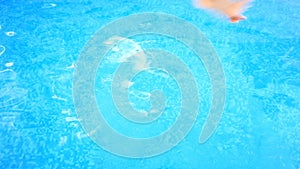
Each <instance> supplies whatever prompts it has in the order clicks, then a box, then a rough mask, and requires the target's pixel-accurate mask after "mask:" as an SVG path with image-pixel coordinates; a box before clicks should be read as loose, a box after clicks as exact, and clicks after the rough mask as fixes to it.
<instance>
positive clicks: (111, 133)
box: [73, 13, 225, 158]
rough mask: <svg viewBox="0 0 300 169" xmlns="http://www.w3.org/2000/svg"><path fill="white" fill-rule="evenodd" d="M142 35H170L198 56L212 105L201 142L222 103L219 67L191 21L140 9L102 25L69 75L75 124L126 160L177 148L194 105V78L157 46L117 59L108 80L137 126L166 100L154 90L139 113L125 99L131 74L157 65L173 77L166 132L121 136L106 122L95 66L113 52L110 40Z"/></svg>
mask: <svg viewBox="0 0 300 169" xmlns="http://www.w3.org/2000/svg"><path fill="white" fill-rule="evenodd" d="M146 34H156V35H160V36H166V37H171V38H174V39H176V40H177V41H180V42H181V43H183V44H185V45H186V46H187V47H188V48H189V49H190V50H192V51H193V52H194V53H195V54H197V56H199V57H200V59H201V61H202V62H203V64H204V66H205V68H206V70H207V72H208V74H209V77H210V81H211V86H212V103H211V108H210V113H209V116H208V118H207V120H206V122H205V124H204V126H203V129H202V132H201V134H200V137H199V142H200V143H204V142H205V141H207V139H208V138H209V137H211V135H212V134H213V132H214V131H215V129H216V127H217V125H218V123H219V121H220V119H221V115H222V112H223V108H224V103H225V77H224V72H223V69H222V65H221V63H220V61H219V58H218V56H217V54H216V52H215V51H214V49H213V47H212V45H211V44H210V43H209V41H208V40H207V39H206V38H205V37H204V35H203V34H202V33H201V32H200V31H199V30H198V29H197V28H196V27H195V26H193V25H192V24H190V23H188V22H186V21H184V20H182V19H180V18H177V17H175V16H172V15H168V14H162V13H142V14H135V15H130V16H126V17H123V18H120V19H118V20H116V21H114V22H112V23H110V24H108V25H106V26H105V27H103V28H101V29H100V30H99V31H98V32H96V33H95V35H94V36H93V37H92V38H91V39H90V40H89V42H88V43H87V44H86V45H85V47H84V49H83V51H82V52H81V54H80V56H79V59H78V61H77V63H76V66H75V72H74V79H73V99H74V104H75V109H76V113H77V115H78V118H79V119H80V123H81V125H82V126H83V128H84V130H85V131H86V132H87V133H88V135H89V137H90V138H91V139H92V140H93V141H94V142H95V143H97V144H98V145H99V146H100V147H102V148H103V149H105V150H107V151H109V152H111V153H113V154H116V155H120V156H124V157H130V158H145V157H152V156H155V155H159V154H161V153H164V152H166V151H168V150H170V149H171V148H173V147H174V146H176V145H177V144H178V143H179V142H180V141H181V140H182V139H184V137H185V136H186V135H187V134H188V132H189V131H190V129H191V128H192V127H193V124H194V121H195V120H196V117H197V113H198V108H199V96H198V89H197V84H196V80H195V78H194V77H193V75H192V73H191V72H190V71H189V69H188V66H187V65H185V63H184V62H182V61H181V60H180V59H179V58H178V57H176V56H175V55H173V54H171V52H168V51H164V50H161V49H159V50H158V49H151V50H150V49H149V50H146V51H143V50H141V49H137V50H136V51H135V52H132V53H129V55H127V56H124V55H123V57H122V58H118V61H119V62H120V65H119V66H118V68H117V70H116V72H115V74H114V76H113V79H112V97H113V101H114V104H115V106H116V108H117V110H118V112H119V113H120V114H121V115H122V116H123V117H125V118H126V119H128V120H129V121H132V122H135V123H138V124H140V123H144V124H147V123H150V122H152V121H155V120H157V118H159V117H160V115H161V114H162V111H163V110H164V108H165V104H166V97H165V96H164V93H163V92H162V91H159V90H154V91H152V92H151V93H150V102H151V108H150V110H149V111H148V112H144V113H141V112H139V111H137V110H136V109H135V108H133V107H132V105H131V103H130V100H129V98H128V89H129V87H130V86H131V84H132V82H131V80H132V79H133V78H134V76H135V75H137V74H138V73H139V72H141V71H143V70H147V69H149V68H157V69H160V70H163V71H164V72H167V73H168V74H169V75H170V76H172V77H173V78H174V79H175V80H176V83H177V84H178V86H179V88H180V92H181V110H180V113H179V115H178V117H177V119H176V121H175V123H174V124H173V125H172V126H171V127H170V128H169V129H168V130H166V131H164V132H162V133H160V134H159V135H157V136H153V137H150V138H133V137H128V136H125V135H123V134H121V133H119V132H118V131H116V130H114V129H113V128H112V127H111V126H110V125H109V124H108V123H107V122H106V120H105V119H104V117H103V116H102V115H101V112H100V110H99V109H98V107H97V102H96V97H95V93H94V86H95V76H96V74H97V68H98V65H99V63H101V62H102V61H103V58H104V56H105V55H106V54H107V53H108V52H109V51H111V50H114V46H115V44H117V43H118V44H122V43H123V44H124V43H126V41H129V40H130V37H133V36H137V35H138V36H142V35H146ZM170 138H172V139H170ZM157 145H159V146H157Z"/></svg>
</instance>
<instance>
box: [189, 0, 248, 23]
mask: <svg viewBox="0 0 300 169" xmlns="http://www.w3.org/2000/svg"><path fill="white" fill-rule="evenodd" d="M250 2H251V0H242V1H239V2H231V1H230V0H194V5H195V6H196V7H197V8H206V9H213V10H216V11H218V12H220V13H222V14H224V15H226V16H227V17H228V18H229V19H230V22H233V23H235V22H239V21H240V20H245V19H246V17H245V16H243V15H242V13H243V12H245V10H246V9H247V8H249V7H250Z"/></svg>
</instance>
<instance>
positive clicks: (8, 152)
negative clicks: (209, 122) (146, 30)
mask: <svg viewBox="0 0 300 169" xmlns="http://www.w3.org/2000/svg"><path fill="white" fill-rule="evenodd" d="M299 11H300V3H298V2H296V1H292V0H283V1H273V0H265V1H255V2H253V7H252V8H250V9H249V10H248V11H247V12H246V13H245V15H246V16H247V17H248V19H247V20H246V21H242V22H240V23H238V24H231V23H229V22H227V21H226V20H224V19H223V18H221V17H219V16H216V15H215V14H214V13H211V12H209V11H208V12H207V11H203V10H198V9H195V8H194V7H193V6H192V4H191V2H190V1H189V0H174V1H156V0H155V1H148V0H147V1H141V0H133V1H125V0H124V1H121V0H117V1H107V0H103V1H89V0H82V1H75V0H67V1H64V2H62V1H58V0H53V1H48V0H43V1H25V0H23V1H15V0H11V1H7V0H0V168H5V169H6V168H238V169H240V168H288V169H290V168H291V169H298V168H300V148H299V147H300V104H299V103H300V95H299V93H300V55H299V53H300V32H299V30H300V16H299ZM142 12H160V13H166V14H171V15H174V16H177V17H178V18H181V19H184V20H186V21H187V22H189V23H191V24H193V25H194V26H195V27H197V28H198V29H199V30H200V31H201V32H202V33H203V34H204V35H205V36H206V37H207V39H208V40H209V41H210V42H211V44H212V46H213V47H214V49H215V51H216V52H217V54H218V56H219V59H220V61H221V63H222V67H223V71H224V74H225V78H226V101H225V107H224V111H223V116H222V118H221V120H220V123H219V125H218V128H217V130H216V131H215V132H214V134H213V135H212V137H211V138H209V139H208V141H206V142H205V143H203V144H200V143H199V134H200V133H201V130H202V128H203V125H204V123H205V121H206V118H207V116H208V114H209V113H208V112H209V110H210V107H211V100H212V96H211V95H212V90H211V84H210V77H209V75H208V73H207V71H206V69H205V66H204V65H203V63H202V62H201V60H200V59H199V58H198V57H197V56H196V55H195V54H194V53H193V52H191V51H190V50H189V49H188V48H186V47H185V46H184V45H182V44H181V43H179V42H177V41H176V40H174V39H170V38H168V37H165V36H162V35H145V36H135V37H132V38H131V41H130V42H126V41H125V42H123V44H119V46H117V48H118V49H116V50H112V51H111V52H110V53H108V54H107V57H106V58H105V59H103V62H102V63H99V69H98V70H97V73H96V77H95V90H94V91H95V97H96V103H97V105H98V108H99V110H101V113H102V114H103V117H105V119H106V120H107V123H108V124H109V125H110V126H111V127H112V128H114V130H115V131H118V132H120V133H122V134H123V135H127V136H129V137H135V138H149V137H153V136H156V135H159V134H160V133H162V132H163V131H165V130H168V129H169V128H170V127H171V126H172V125H173V124H174V123H175V121H176V117H177V116H178V115H179V113H178V112H179V110H180V105H181V102H182V100H181V98H180V97H181V91H180V89H179V88H178V84H177V83H176V80H175V79H174V78H173V77H172V76H170V75H168V74H167V73H166V72H164V71H162V70H159V69H153V70H149V71H142V72H140V73H139V74H137V75H136V76H135V77H134V78H133V79H132V81H133V82H134V83H133V84H132V85H131V87H130V88H129V92H128V93H129V95H128V99H129V100H130V102H131V103H132V106H133V107H134V108H135V109H136V110H149V109H150V107H151V105H150V102H149V93H150V92H151V91H152V90H154V89H159V90H161V91H163V92H164V94H165V98H166V106H165V109H164V111H163V113H162V115H161V117H160V118H159V119H157V120H156V121H154V122H151V123H149V124H139V123H133V122H130V121H128V120H126V119H125V118H123V117H122V116H121V115H120V114H118V109H117V108H116V106H115V104H114V102H113V98H112V91H111V89H112V88H111V85H112V78H113V74H114V71H115V68H116V67H117V65H118V63H119V61H116V60H118V59H119V58H120V57H122V56H123V53H128V51H129V50H133V49H134V50H146V49H151V48H160V49H163V50H166V51H170V52H171V53H172V54H174V55H176V56H178V58H180V59H181V60H182V61H183V62H184V63H185V64H186V66H187V67H188V68H189V70H190V71H191V73H192V74H193V76H194V78H195V80H196V82H197V88H198V90H199V109H198V112H199V113H198V116H197V118H196V120H195V123H194V124H193V126H192V128H191V130H190V131H189V133H188V134H187V135H186V137H184V139H183V140H182V141H181V142H179V144H177V145H176V146H174V147H173V148H172V149H171V150H169V151H167V152H164V153H162V154H159V155H157V156H153V157H150V158H128V157H122V156H119V155H115V154H114V153H111V152H109V151H106V150H104V149H103V148H102V147H101V146H99V145H98V144H96V142H94V141H93V140H92V139H91V138H90V137H89V136H88V133H87V132H86V131H85V130H84V128H83V126H82V125H81V123H80V118H78V115H77V113H76V107H75V105H74V98H73V88H72V87H73V80H74V78H73V74H74V71H75V68H76V64H77V61H78V59H79V56H80V55H81V52H82V50H83V48H84V47H85V45H86V44H87V42H88V41H89V40H90V39H91V38H92V37H93V35H95V33H96V32H97V31H98V30H99V29H100V28H102V27H104V26H105V25H107V24H109V23H111V22H112V21H115V20H116V19H118V18H121V17H124V16H128V15H131V14H138V13H142ZM120 29H122V27H120ZM187 29H188V28H187ZM186 31H188V30H186ZM124 43H125V45H124ZM122 52H123V53H122ZM170 62H171V60H170ZM87 66H89V65H87ZM149 72H150V73H149ZM75 100H76V99H75ZM86 106H89V105H86ZM155 146H157V147H160V146H161V145H155ZM124 147H125V148H126V145H124Z"/></svg>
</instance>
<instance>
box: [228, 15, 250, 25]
mask: <svg viewBox="0 0 300 169" xmlns="http://www.w3.org/2000/svg"><path fill="white" fill-rule="evenodd" d="M245 19H247V18H246V17H245V16H242V15H241V16H232V17H230V22H231V23H238V22H239V21H241V20H245Z"/></svg>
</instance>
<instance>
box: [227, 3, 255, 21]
mask: <svg viewBox="0 0 300 169" xmlns="http://www.w3.org/2000/svg"><path fill="white" fill-rule="evenodd" d="M250 2H251V0H242V1H239V2H234V3H232V4H231V5H229V6H228V7H227V8H226V9H224V11H223V12H224V13H225V15H227V16H228V17H229V18H230V22H232V23H236V22H239V21H240V20H245V19H246V17H245V16H243V15H242V13H243V12H245V11H246V10H247V9H248V8H249V7H250V4H249V3H250Z"/></svg>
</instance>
